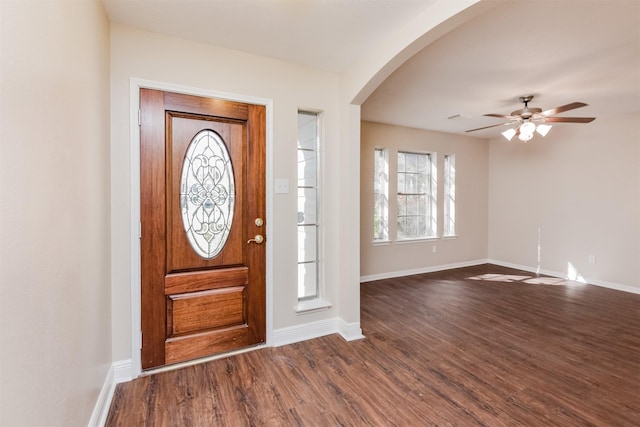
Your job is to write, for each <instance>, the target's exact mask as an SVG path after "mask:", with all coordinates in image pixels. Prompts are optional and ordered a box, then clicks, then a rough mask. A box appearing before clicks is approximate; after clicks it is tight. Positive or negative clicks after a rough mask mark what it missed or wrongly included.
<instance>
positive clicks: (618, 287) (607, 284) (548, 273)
mask: <svg viewBox="0 0 640 427" xmlns="http://www.w3.org/2000/svg"><path fill="white" fill-rule="evenodd" d="M487 262H488V263H489V264H495V265H500V266H502V267H509V268H515V269H517V270H523V271H528V272H530V273H537V274H544V275H545V276H552V277H559V278H561V279H568V277H567V274H566V273H560V272H558V271H552V270H545V269H538V268H536V267H530V266H527V265H520V264H514V263H511V262H506V261H498V260H495V259H489V260H487ZM584 282H585V283H587V284H589V285H595V286H600V287H603V288H609V289H614V290H616V291H623V292H630V293H632V294H640V287H635V286H628V285H621V284H619V283H613V282H607V281H604V280H597V279H590V278H588V277H585V278H584Z"/></svg>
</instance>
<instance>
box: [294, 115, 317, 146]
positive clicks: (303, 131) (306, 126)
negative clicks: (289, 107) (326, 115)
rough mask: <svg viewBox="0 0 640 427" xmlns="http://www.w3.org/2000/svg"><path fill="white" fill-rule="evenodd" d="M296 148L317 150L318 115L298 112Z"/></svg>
mask: <svg viewBox="0 0 640 427" xmlns="http://www.w3.org/2000/svg"><path fill="white" fill-rule="evenodd" d="M298 148H302V149H310V150H317V149H318V115H317V114H316V113H306V112H298Z"/></svg>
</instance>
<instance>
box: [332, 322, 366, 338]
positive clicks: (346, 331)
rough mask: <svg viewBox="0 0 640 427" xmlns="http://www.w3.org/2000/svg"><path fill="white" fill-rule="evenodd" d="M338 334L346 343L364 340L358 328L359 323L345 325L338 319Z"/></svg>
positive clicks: (360, 329)
mask: <svg viewBox="0 0 640 427" xmlns="http://www.w3.org/2000/svg"><path fill="white" fill-rule="evenodd" d="M338 333H339V334H340V335H341V336H342V338H344V339H345V340H346V341H355V340H361V339H363V338H364V335H362V328H360V322H353V323H347V322H345V321H344V320H342V319H338Z"/></svg>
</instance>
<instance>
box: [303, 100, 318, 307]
mask: <svg viewBox="0 0 640 427" xmlns="http://www.w3.org/2000/svg"><path fill="white" fill-rule="evenodd" d="M318 144H319V138H318V114H317V113H310V112H304V111H299V112H298V300H299V301H304V300H311V299H315V298H318V297H319V290H318V283H319V278H318V275H319V274H318V272H319V268H318V265H319V262H318V247H319V238H318V237H319V227H320V224H319V223H318V208H319V196H320V195H319V192H320V187H319V183H318V181H319V179H318V176H319V173H318V171H319V170H320V169H319V156H318V152H319V150H318Z"/></svg>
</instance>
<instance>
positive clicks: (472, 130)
mask: <svg viewBox="0 0 640 427" xmlns="http://www.w3.org/2000/svg"><path fill="white" fill-rule="evenodd" d="M510 124H512V122H507V123H500V124H497V125H491V126H485V127H481V128H476V129H469V130H466V131H465V132H474V131H476V130H482V129H489V128H494V127H497V126H504V125H510Z"/></svg>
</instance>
